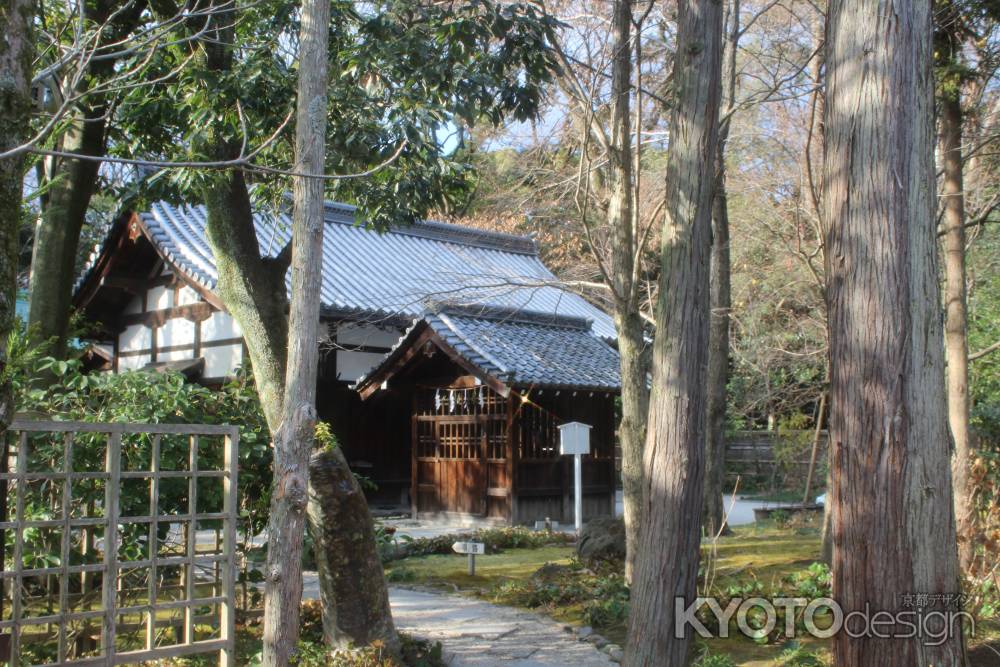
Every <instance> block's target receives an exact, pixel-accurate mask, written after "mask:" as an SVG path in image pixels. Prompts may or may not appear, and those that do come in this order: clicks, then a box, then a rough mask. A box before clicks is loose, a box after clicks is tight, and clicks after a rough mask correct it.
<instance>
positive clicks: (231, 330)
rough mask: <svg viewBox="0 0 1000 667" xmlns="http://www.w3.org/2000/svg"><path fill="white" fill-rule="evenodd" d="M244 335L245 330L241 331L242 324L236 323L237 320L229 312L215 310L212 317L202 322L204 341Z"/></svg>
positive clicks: (202, 337) (202, 338)
mask: <svg viewBox="0 0 1000 667" xmlns="http://www.w3.org/2000/svg"><path fill="white" fill-rule="evenodd" d="M242 335H243V332H242V331H240V325H238V324H237V323H236V320H234V319H233V318H232V316H230V315H229V313H224V312H222V311H221V310H217V311H215V312H214V313H212V315H211V317H209V318H208V319H207V320H205V321H204V322H202V323H201V340H202V342H205V341H212V340H222V339H224V338H236V337H239V336H242Z"/></svg>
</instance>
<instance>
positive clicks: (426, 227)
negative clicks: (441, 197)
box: [323, 200, 538, 255]
mask: <svg viewBox="0 0 1000 667" xmlns="http://www.w3.org/2000/svg"><path fill="white" fill-rule="evenodd" d="M323 210H324V211H325V212H326V213H328V214H329V213H332V214H334V215H333V216H330V215H327V216H326V222H328V223H330V222H332V223H337V224H342V225H354V224H356V223H355V214H356V213H357V210H358V207H357V206H353V205H351V204H344V203H342V202H336V201H329V200H327V201H325V202H323ZM386 231H387V233H390V234H406V235H409V236H417V237H421V238H427V239H433V240H436V241H447V242H451V243H458V244H461V245H470V246H476V247H480V248H489V249H493V250H503V251H506V252H514V253H518V254H526V255H537V254H538V245H537V244H536V243H535V239H533V238H532V237H531V236H527V235H521V234H511V233H509V232H498V231H493V230H489V229H480V228H478V227H468V226H465V225H459V224H455V223H453V222H440V221H438V220H416V221H414V222H413V223H411V224H409V225H394V226H392V227H390V228H389V229H388V230H386Z"/></svg>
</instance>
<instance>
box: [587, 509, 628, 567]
mask: <svg viewBox="0 0 1000 667" xmlns="http://www.w3.org/2000/svg"><path fill="white" fill-rule="evenodd" d="M576 555H577V556H578V557H579V558H580V560H581V561H583V562H584V563H593V562H594V561H602V560H624V558H625V521H624V520H623V519H612V518H611V517H600V518H597V519H591V520H590V521H588V522H587V523H586V524H584V526H583V530H582V531H580V539H578V540H577V541H576Z"/></svg>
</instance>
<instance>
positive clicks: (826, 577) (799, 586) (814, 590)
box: [791, 563, 833, 599]
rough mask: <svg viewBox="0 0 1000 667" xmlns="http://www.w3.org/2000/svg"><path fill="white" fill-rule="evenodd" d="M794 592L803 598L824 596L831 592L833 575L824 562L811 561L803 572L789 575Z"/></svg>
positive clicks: (828, 595) (829, 594)
mask: <svg viewBox="0 0 1000 667" xmlns="http://www.w3.org/2000/svg"><path fill="white" fill-rule="evenodd" d="M791 583H792V585H793V586H794V587H795V594H796V595H798V596H800V597H805V598H810V599H813V598H825V597H830V596H831V595H832V594H833V590H832V587H833V576H832V575H831V573H830V566H829V565H827V564H826V563H813V564H812V565H810V566H809V567H808V568H806V570H805V571H804V572H796V573H794V574H792V575H791Z"/></svg>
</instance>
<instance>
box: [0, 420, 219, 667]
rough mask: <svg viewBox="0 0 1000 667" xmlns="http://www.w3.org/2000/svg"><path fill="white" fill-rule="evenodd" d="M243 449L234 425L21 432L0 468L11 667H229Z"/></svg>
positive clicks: (1, 576)
mask: <svg viewBox="0 0 1000 667" xmlns="http://www.w3.org/2000/svg"><path fill="white" fill-rule="evenodd" d="M238 444H239V431H238V429H237V428H236V427H231V426H209V425H189V424H111V423H82V422H54V421H32V420H24V419H17V420H15V421H14V422H13V423H12V424H11V425H10V428H9V429H8V431H7V433H6V439H5V441H4V442H3V452H2V457H0V496H2V504H3V507H0V509H2V510H3V511H2V515H0V519H2V521H0V545H7V549H3V546H0V549H3V551H6V553H3V552H2V551H0V555H2V558H0V562H2V563H3V565H4V568H3V572H0V587H2V590H0V601H2V604H3V608H2V610H0V639H2V640H3V643H4V644H6V646H3V645H0V648H5V649H6V651H5V652H6V653H7V656H5V657H9V659H10V664H12V665H35V664H41V665H118V664H135V663H140V662H145V661H152V660H161V659H167V658H172V657H178V656H182V655H191V654H195V653H208V652H215V651H218V652H219V656H220V664H222V665H235V664H236V663H235V654H234V650H235V638H234V618H235V607H234V601H235V595H234V586H235V582H234V576H235V571H236V549H235V537H236V536H235V533H236V521H237V518H238V507H237V498H236V474H237V464H236V462H237V448H238ZM11 514H13V516H11ZM199 537H201V538H202V539H200V540H199ZM220 538H221V539H220Z"/></svg>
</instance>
